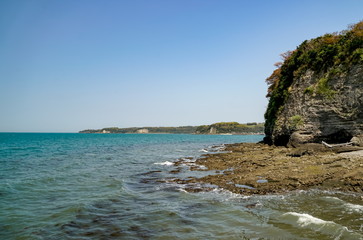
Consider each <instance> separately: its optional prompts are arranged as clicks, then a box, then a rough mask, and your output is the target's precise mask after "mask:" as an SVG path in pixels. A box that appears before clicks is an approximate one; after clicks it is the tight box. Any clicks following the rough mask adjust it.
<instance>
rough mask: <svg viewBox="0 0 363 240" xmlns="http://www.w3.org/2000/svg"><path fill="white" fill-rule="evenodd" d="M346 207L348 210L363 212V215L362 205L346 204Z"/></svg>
mask: <svg viewBox="0 0 363 240" xmlns="http://www.w3.org/2000/svg"><path fill="white" fill-rule="evenodd" d="M344 206H345V207H346V208H348V209H349V210H351V211H353V212H361V213H363V206H362V205H358V204H352V203H346V204H344Z"/></svg>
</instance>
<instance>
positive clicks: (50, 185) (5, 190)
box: [0, 133, 363, 240]
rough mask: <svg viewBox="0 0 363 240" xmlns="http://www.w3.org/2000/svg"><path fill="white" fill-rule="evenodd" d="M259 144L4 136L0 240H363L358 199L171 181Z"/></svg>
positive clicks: (216, 139)
mask: <svg viewBox="0 0 363 240" xmlns="http://www.w3.org/2000/svg"><path fill="white" fill-rule="evenodd" d="M262 137H263V136H260V135H251V136H248V135H246V136H245V135H231V136H230V135H188V134H79V133H0V239H4V240H8V239H10V240H11V239H19V240H20V239H24V240H29V239H47V240H48V239H158V240H159V239H160V240H161V239H363V198H362V195H359V194H357V193H342V192H328V191H319V190H314V189H313V190H309V191H293V192H288V193H285V194H279V195H264V196H246V195H243V194H235V193H231V192H229V191H227V190H224V189H223V188H219V187H218V186H214V185H209V186H207V187H208V188H206V189H208V190H205V191H196V192H188V191H186V189H187V187H190V186H186V185H185V184H179V183H176V182H175V181H173V179H187V178H188V177H190V176H193V177H201V176H205V175H208V174H218V173H217V172H215V171H211V170H207V171H191V169H190V168H191V166H194V167H195V165H196V164H195V160H196V159H197V158H199V157H201V156H202V155H203V154H206V153H209V154H213V153H215V152H218V151H223V146H224V144H228V143H237V142H258V141H260V140H262ZM181 159H182V160H183V159H184V160H185V164H181V165H180V164H179V166H176V165H175V163H176V162H178V161H180V160H181ZM199 167H200V168H201V169H203V166H199ZM194 187H198V186H194ZM201 187H203V186H201ZM204 187H205V186H204ZM202 189H203V188H202Z"/></svg>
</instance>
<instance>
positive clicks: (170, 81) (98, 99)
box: [0, 0, 363, 132]
mask: <svg viewBox="0 0 363 240" xmlns="http://www.w3.org/2000/svg"><path fill="white" fill-rule="evenodd" d="M362 13H363V1H361V0H346V1H341V0H340V1H336V0H320V1H316V0H304V1H291V0H290V1H287V0H283V1H278V0H277V1H267V0H265V1H263V0H255V1H245V0H227V1H222V0H218V1H217V0H117V1H116V0H115V1H112V0H107V1H101V0H99V1H95V0H77V1H74V0H59V1H57V0H55V1H48V0H1V1H0V112H1V115H0V116H1V117H0V131H6V132H12V131H14V132H76V131H79V130H83V129H88V128H103V127H112V126H116V127H134V126H136V127H142V126H184V125H201V124H211V123H214V122H220V121H238V122H241V123H244V122H263V121H264V119H263V114H264V111H265V109H266V106H267V101H268V100H267V99H266V98H265V95H266V89H267V86H266V84H265V79H266V78H267V77H268V76H269V75H270V74H271V73H272V71H273V70H274V65H273V64H274V63H275V62H278V61H280V56H279V54H281V53H283V52H286V51H287V50H293V49H295V48H296V47H297V46H298V45H299V44H300V43H301V42H303V41H304V40H306V39H311V38H314V37H317V36H320V35H322V34H325V33H331V32H335V31H341V30H344V29H346V28H347V26H348V25H349V24H353V23H356V22H358V21H360V20H363V14H362Z"/></svg>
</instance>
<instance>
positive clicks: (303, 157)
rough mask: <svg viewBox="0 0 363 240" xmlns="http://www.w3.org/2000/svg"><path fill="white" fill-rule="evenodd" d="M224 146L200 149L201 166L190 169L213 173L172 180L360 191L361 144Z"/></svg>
mask: <svg viewBox="0 0 363 240" xmlns="http://www.w3.org/2000/svg"><path fill="white" fill-rule="evenodd" d="M225 151H226V152H222V153H215V154H206V155H204V156H203V157H202V158H200V159H198V160H197V161H196V162H195V163H196V164H197V165H203V166H205V168H204V167H203V168H198V167H194V168H191V170H195V171H207V170H215V172H216V174H212V175H208V176H205V177H202V178H187V179H183V180H182V179H176V180H175V181H176V182H178V183H182V184H187V185H190V186H193V184H194V183H202V184H207V185H208V184H213V185H217V186H219V187H221V188H223V189H226V190H229V191H231V192H234V193H242V194H246V195H251V194H276V193H284V192H288V191H293V190H308V189H320V190H333V191H344V192H357V193H363V148H362V147H352V146H342V147H336V148H327V147H325V146H323V145H322V144H304V145H301V146H299V147H297V148H286V147H277V146H269V145H266V144H258V143H239V144H229V145H226V148H225ZM179 164H180V163H179ZM177 165H178V163H177ZM199 190H200V189H199ZM199 190H198V189H196V188H193V187H190V188H187V191H199ZM203 190H205V189H203Z"/></svg>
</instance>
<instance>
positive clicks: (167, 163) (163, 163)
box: [154, 161, 174, 166]
mask: <svg viewBox="0 0 363 240" xmlns="http://www.w3.org/2000/svg"><path fill="white" fill-rule="evenodd" d="M154 164H155V165H164V166H172V165H174V163H172V162H169V161H165V162H160V163H154Z"/></svg>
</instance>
